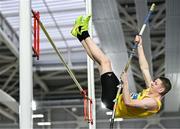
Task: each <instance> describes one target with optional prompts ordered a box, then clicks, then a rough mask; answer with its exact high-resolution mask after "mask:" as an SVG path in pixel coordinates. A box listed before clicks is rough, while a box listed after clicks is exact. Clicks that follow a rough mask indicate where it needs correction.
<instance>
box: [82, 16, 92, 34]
mask: <svg viewBox="0 0 180 129" xmlns="http://www.w3.org/2000/svg"><path fill="white" fill-rule="evenodd" d="M90 18H91V15H88V16H86V17H84V18H83V19H82V23H81V25H80V33H79V34H80V35H81V34H82V32H84V31H88V27H89V20H90Z"/></svg>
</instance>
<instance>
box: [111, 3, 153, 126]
mask: <svg viewBox="0 0 180 129" xmlns="http://www.w3.org/2000/svg"><path fill="white" fill-rule="evenodd" d="M154 8H155V4H154V3H153V4H152V5H151V8H150V10H149V12H148V15H147V16H146V19H145V20H144V24H143V26H142V27H141V30H140V32H139V35H142V34H143V32H144V30H145V28H146V26H147V23H148V21H149V18H150V16H151V15H152V12H153V11H154ZM136 48H137V44H136V43H135V44H134V45H133V48H132V52H131V53H130V56H129V59H128V61H127V63H126V65H125V68H124V70H123V72H127V71H128V68H129V65H130V63H131V60H132V57H133V55H134V53H135V51H136ZM123 72H122V73H123ZM121 75H122V74H121ZM120 79H121V77H120ZM122 85H123V82H122V80H120V84H119V85H118V91H117V94H116V98H115V100H114V107H113V112H112V116H111V122H110V129H113V124H114V118H115V113H116V108H117V103H118V99H119V94H120V92H121V89H122Z"/></svg>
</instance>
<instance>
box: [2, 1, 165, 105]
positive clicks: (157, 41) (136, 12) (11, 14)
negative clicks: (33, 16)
mask: <svg viewBox="0 0 180 129" xmlns="http://www.w3.org/2000/svg"><path fill="white" fill-rule="evenodd" d="M94 2H96V1H95V0H94ZM153 2H154V3H155V4H156V8H155V12H154V13H153V16H152V18H151V19H150V23H149V27H148V28H147V31H146V35H145V40H146V41H147V42H148V43H149V44H147V45H146V46H145V48H144V49H145V51H146V50H147V51H149V53H147V54H148V58H149V59H151V70H152V74H153V75H154V76H155V77H158V76H161V75H164V74H165V20H166V19H165V14H166V9H165V0H148V3H147V4H146V5H147V6H145V7H147V8H150V5H151V4H152V3H153ZM140 6H141V4H140V3H138V1H136V2H135V1H134V0H117V9H118V13H119V17H120V18H119V20H120V22H121V25H122V32H123V35H124V37H123V38H124V39H125V46H126V48H127V49H125V51H126V52H127V54H128V52H129V51H130V49H131V47H132V41H133V38H134V36H135V35H136V34H137V32H138V30H139V27H140V26H141V25H140V24H142V20H141V19H142V17H141V16H140V15H141V14H142V15H143V13H144V12H146V11H147V10H146V8H141V7H140ZM103 7H106V6H102V9H103ZM100 8H101V7H99V9H100ZM32 9H33V10H34V11H39V12H40V19H41V21H42V23H43V24H44V26H45V27H46V29H47V31H48V32H49V34H50V36H51V37H52V39H53V41H54V42H55V44H56V46H57V47H58V48H59V50H60V51H61V52H62V53H63V55H64V58H65V60H66V62H67V64H68V65H69V66H70V68H71V69H72V70H73V72H74V74H75V75H76V77H77V79H78V81H79V82H80V84H81V85H82V86H83V88H87V58H86V53H85V51H84V49H83V48H82V46H81V44H80V43H79V42H78V40H77V39H76V38H74V37H72V36H71V34H70V31H71V29H72V26H73V23H74V20H75V18H76V17H77V16H79V15H85V10H86V8H85V0H32ZM105 9H107V10H108V8H105ZM111 9H112V8H111ZM97 15H98V14H97ZM97 15H96V16H97ZM104 15H106V14H104ZM92 16H93V15H92ZM104 20H105V19H104ZM97 22H98V19H96V18H94V17H93V23H94V24H93V28H94V30H93V39H94V40H95V42H96V43H97V44H98V45H99V46H103V43H104V42H102V40H101V39H104V38H107V37H103V36H106V35H103V34H104V33H105V32H103V31H101V32H100V31H99V30H101V29H102V30H103V28H98V27H99V26H96V24H95V23H97ZM96 30H97V31H96ZM0 32H1V33H0V34H1V35H0V77H1V79H0V86H1V90H3V91H5V92H6V93H7V94H9V95H10V96H12V97H13V98H15V99H16V100H17V101H19V69H18V68H19V64H18V59H19V55H18V48H19V43H18V42H19V0H1V1H0ZM109 41H110V42H111V41H112V42H113V38H110V39H109ZM40 42H41V43H40V47H41V48H40V59H39V60H37V59H36V58H34V57H33V68H34V99H35V100H36V101H51V100H54V101H57V100H64V99H79V98H82V97H81V95H80V94H79V91H78V88H77V87H76V86H75V84H74V83H73V81H72V79H71V77H70V76H69V75H68V73H67V72H66V69H65V67H64V66H63V64H62V63H61V61H60V62H59V58H58V56H57V55H56V53H55V51H54V50H53V48H52V46H51V45H50V43H49V42H48V40H47V39H46V37H45V35H44V34H43V31H41V34H40ZM117 44H118V43H117ZM105 47H107V46H106V45H104V46H103V48H105ZM106 49H108V48H106ZM130 71H131V72H132V76H133V79H134V82H135V85H136V89H137V91H140V90H142V88H144V82H143V81H142V80H143V79H142V75H141V73H140V70H139V65H138V58H137V56H136V55H135V56H134V58H133V60H132V65H131V70H130ZM120 72H121V71H120ZM95 92H96V98H98V99H99V98H100V95H101V87H100V80H99V74H98V70H97V66H96V65H95ZM54 104H55V103H54ZM49 106H50V105H49Z"/></svg>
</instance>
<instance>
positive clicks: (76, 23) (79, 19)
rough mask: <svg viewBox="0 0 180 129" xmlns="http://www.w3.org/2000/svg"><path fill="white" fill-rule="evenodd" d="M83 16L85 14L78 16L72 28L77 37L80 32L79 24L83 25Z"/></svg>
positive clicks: (72, 32)
mask: <svg viewBox="0 0 180 129" xmlns="http://www.w3.org/2000/svg"><path fill="white" fill-rule="evenodd" d="M82 18H83V16H79V17H77V19H76V21H75V24H74V26H73V28H72V30H71V34H72V35H73V36H74V37H77V35H78V34H80V30H79V26H81V24H82Z"/></svg>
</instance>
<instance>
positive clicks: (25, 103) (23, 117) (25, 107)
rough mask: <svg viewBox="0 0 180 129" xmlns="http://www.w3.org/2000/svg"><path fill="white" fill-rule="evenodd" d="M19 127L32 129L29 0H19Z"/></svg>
mask: <svg viewBox="0 0 180 129" xmlns="http://www.w3.org/2000/svg"><path fill="white" fill-rule="evenodd" d="M19 12H20V13H19V15H20V54H19V56H20V63H19V65H20V72H19V73H20V110H19V117H20V121H19V122H20V129H32V127H33V126H32V125H33V123H32V104H31V103H32V45H31V43H32V42H31V41H32V39H31V0H20V11H19Z"/></svg>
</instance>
